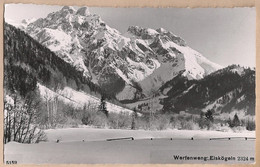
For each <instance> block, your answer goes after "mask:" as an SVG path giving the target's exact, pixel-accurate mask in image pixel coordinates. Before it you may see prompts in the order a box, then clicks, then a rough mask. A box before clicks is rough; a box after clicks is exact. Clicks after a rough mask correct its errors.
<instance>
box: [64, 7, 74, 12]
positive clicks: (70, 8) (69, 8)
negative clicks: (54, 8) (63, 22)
mask: <svg viewBox="0 0 260 167" xmlns="http://www.w3.org/2000/svg"><path fill="white" fill-rule="evenodd" d="M61 11H69V12H70V13H74V12H75V9H74V8H73V7H72V6H64V7H63V8H62V9H61Z"/></svg>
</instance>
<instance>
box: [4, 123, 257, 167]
mask: <svg viewBox="0 0 260 167" xmlns="http://www.w3.org/2000/svg"><path fill="white" fill-rule="evenodd" d="M45 132H46V134H47V137H48V141H47V142H41V143H38V144H20V143H16V142H10V143H7V144H5V145H4V154H5V161H12V160H16V161H17V162H18V164H43V163H45V164H65V163H73V164H79V163H91V164H93V163H97V164H100V163H101V164H104V163H126V164H128V163H130V164H133V163H253V162H254V161H253V159H252V157H254V152H255V140H254V139H251V138H250V137H252V138H254V137H255V132H246V131H245V132H243V133H231V132H218V131H191V130H165V131H144V130H115V129H94V128H67V129H52V130H46V131H45ZM122 137H134V140H114V141H106V139H110V138H122ZM219 137H249V139H247V140H245V138H231V140H228V139H221V140H209V139H210V138H219ZM151 138H152V139H153V140H151ZM171 138H172V140H171ZM191 138H193V140H191ZM57 140H59V142H58V143H57V142H56V141H57ZM174 155H180V156H200V157H201V156H203V157H205V156H211V155H212V156H227V157H230V156H233V157H235V158H236V160H234V161H232V160H230V161H224V160H215V161H213V160H212V161H209V160H207V161H205V160H193V161H191V160H185V161H184V160H175V159H174V158H173V156H174ZM238 156H242V157H248V160H247V161H238ZM250 158H251V160H250Z"/></svg>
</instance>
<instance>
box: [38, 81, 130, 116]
mask: <svg viewBox="0 0 260 167" xmlns="http://www.w3.org/2000/svg"><path fill="white" fill-rule="evenodd" d="M37 86H38V88H39V91H40V94H41V95H42V96H43V97H45V98H48V99H53V98H54V97H58V98H59V99H60V100H62V101H64V102H65V103H67V104H72V105H73V106H74V107H77V108H83V107H84V105H88V104H91V105H92V106H96V107H98V105H99V104H100V99H99V98H97V97H95V96H92V95H89V94H86V93H84V92H80V91H76V90H74V89H72V88H70V87H65V88H64V89H63V90H58V91H57V92H54V91H52V90H50V89H48V88H46V87H45V86H43V85H41V84H40V83H38V84H37ZM107 110H108V112H112V113H121V112H123V113H128V114H131V113H132V112H133V111H132V110H129V109H127V108H123V107H120V106H117V105H115V104H112V103H110V102H107Z"/></svg>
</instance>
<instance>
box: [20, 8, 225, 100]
mask: <svg viewBox="0 0 260 167" xmlns="http://www.w3.org/2000/svg"><path fill="white" fill-rule="evenodd" d="M24 31H25V32H26V33H28V34H29V35H30V36H31V37H32V38H34V39H35V40H37V41H38V42H40V43H41V44H42V45H44V46H46V47H47V48H49V49H50V50H51V51H53V52H55V53H56V54H57V55H58V56H59V57H61V58H62V59H63V60H65V61H66V62H68V63H70V64H71V65H73V66H75V67H76V68H77V70H79V71H81V72H83V73H84V76H85V77H86V78H88V79H90V80H91V81H92V82H93V83H95V84H97V85H99V86H100V87H101V88H102V89H103V90H105V91H106V92H108V93H109V94H113V95H114V96H115V97H117V98H118V100H127V99H128V100H132V99H133V98H142V97H145V96H146V97H147V96H149V95H151V94H152V93H153V92H155V91H157V90H158V89H159V88H160V87H161V86H162V85H163V84H164V83H166V82H167V81H169V80H171V79H173V78H174V77H176V76H177V75H179V74H180V73H181V74H182V76H183V77H186V78H188V79H189V80H191V79H201V78H203V77H205V76H206V75H208V74H210V73H212V72H214V71H216V70H218V69H220V68H221V66H219V65H217V64H215V63H213V62H211V61H209V60H208V59H206V58H205V57H203V56H202V55H201V54H200V53H198V52H197V51H195V50H193V49H191V48H190V47H188V46H187V44H186V42H185V41H184V40H183V39H182V38H181V37H178V36H176V35H174V34H173V33H172V32H169V31H167V30H165V29H163V28H159V29H157V30H154V29H150V28H143V27H138V26H130V27H129V28H128V31H127V33H125V34H121V33H120V32H119V31H117V30H116V29H113V28H111V27H109V26H108V25H107V24H106V23H105V22H104V21H103V20H102V19H101V18H100V17H99V16H98V15H95V14H91V13H90V12H89V10H88V8H87V7H82V8H80V9H78V10H75V9H73V8H72V7H67V6H65V7H63V8H62V9H61V10H59V11H57V12H53V13H50V14H49V15H48V16H47V17H46V18H41V19H38V20H36V21H34V22H32V23H30V24H28V25H27V26H26V27H25V29H24ZM129 90H130V91H129Z"/></svg>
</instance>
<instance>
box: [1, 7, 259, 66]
mask: <svg viewBox="0 0 260 167" xmlns="http://www.w3.org/2000/svg"><path fill="white" fill-rule="evenodd" d="M61 8H62V6H50V5H33V4H7V5H6V7H5V18H7V19H11V20H16V21H20V20H22V19H30V18H44V17H46V16H47V15H48V14H49V13H51V12H54V11H57V10H60V9H61ZM75 8H76V9H77V8H78V7H75ZM89 11H90V12H91V13H93V14H98V15H100V16H101V18H102V20H104V21H105V22H106V23H107V24H108V25H109V26H110V27H112V28H115V29H117V30H119V31H120V32H121V33H124V32H126V31H127V29H128V27H129V26H131V25H137V26H141V27H146V28H148V27H149V28H154V29H157V28H160V27H162V28H164V29H166V30H168V31H171V32H173V33H174V34H176V35H177V36H180V37H181V38H183V39H184V40H185V41H186V43H187V45H188V46H189V47H191V48H193V49H194V50H197V51H198V52H200V53H201V54H202V55H203V56H205V57H206V58H208V59H209V60H211V61H213V62H215V63H217V64H219V65H222V66H224V67H226V66H228V65H231V64H240V65H242V66H250V67H255V57H256V56H255V55H256V48H255V27H256V24H255V23H256V11H255V8H248V7H244V8H195V9H189V8H108V7H103V8H100V7H98V8H97V7H89Z"/></svg>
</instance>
